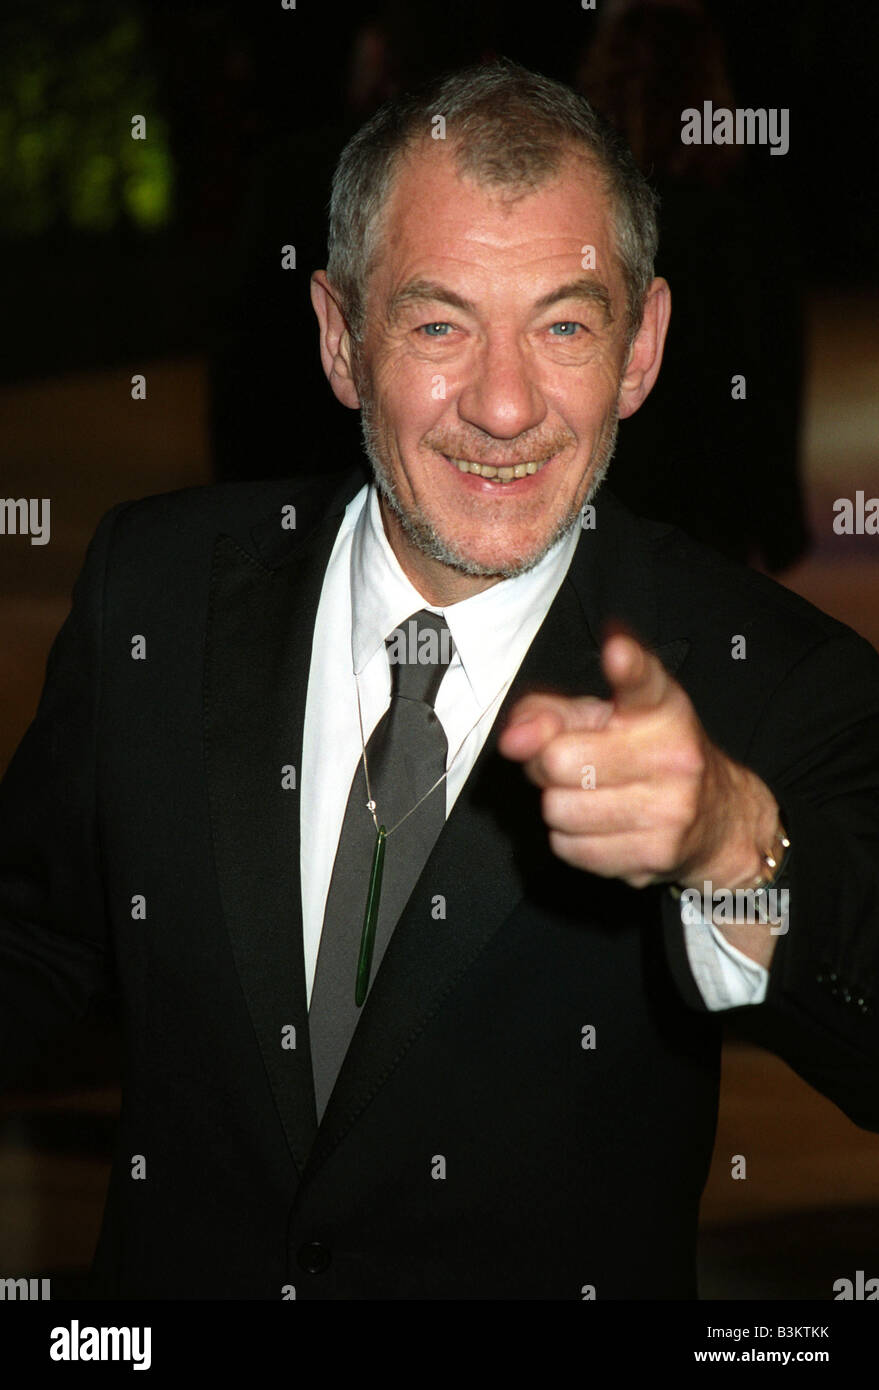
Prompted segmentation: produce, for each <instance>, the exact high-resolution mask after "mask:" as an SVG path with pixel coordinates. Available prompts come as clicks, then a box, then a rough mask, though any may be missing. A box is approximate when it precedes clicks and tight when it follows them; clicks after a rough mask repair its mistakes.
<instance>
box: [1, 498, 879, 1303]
mask: <svg viewBox="0 0 879 1390" xmlns="http://www.w3.org/2000/svg"><path fill="white" fill-rule="evenodd" d="M359 482H360V479H359V478H357V479H355V480H346V482H345V484H344V486H343V487H342V488H341V490H340V491H339V492H338V493H337V494H336V495H335V497H334V498H333V499H331V500H328V492H329V491H330V490H331V489H330V488H329V486H328V485H327V484H325V483H321V482H319V481H317V482H314V483H313V484H309V485H304V484H296V485H293V484H284V483H282V482H272V483H263V484H242V485H228V486H226V485H224V486H219V487H214V488H207V489H192V490H189V491H186V492H182V493H177V494H171V495H167V496H162V497H156V498H148V499H146V500H144V501H140V502H136V503H128V504H123V505H122V506H120V507H117V508H115V509H114V510H113V511H112V512H111V513H109V514H108V516H107V517H105V518H104V520H103V521H102V523H101V525H100V526H99V528H98V530H97V533H96V535H95V537H94V539H93V541H92V543H91V546H90V549H89V553H88V557H87V561H86V564H85V567H84V571H83V573H82V575H81V577H80V579H79V581H78V584H77V587H76V590H75V595H74V605H73V609H72V612H71V615H70V617H69V618H68V620H67V622H66V623H65V625H64V627H63V629H62V631H61V632H60V634H59V636H58V638H57V639H56V642H55V644H54V646H53V648H52V652H51V655H50V658H49V663H48V671H47V679H46V685H45V689H44V692H43V696H42V699H41V703H40V707H39V711H38V713H37V716H36V718H35V720H34V723H33V724H32V726H31V728H30V729H29V731H28V733H27V734H26V736H25V738H24V740H23V742H22V744H21V746H20V748H19V750H18V752H17V754H16V756H15V758H14V760H13V762H12V764H11V766H10V769H9V772H8V774H7V777H6V779H5V781H4V784H3V787H2V791H0V1022H2V1047H0V1059H2V1065H3V1067H4V1068H5V1069H6V1070H7V1071H14V1065H13V1063H14V1060H15V1059H21V1058H23V1057H27V1056H30V1055H32V1053H33V1051H34V1049H35V1048H38V1047H39V1044H40V1040H41V1039H43V1038H44V1037H46V1036H47V1035H48V1034H49V1033H50V1032H52V1031H53V1030H56V1029H57V1028H59V1027H60V1026H62V1025H63V1024H64V1023H65V1022H67V1021H69V1020H71V1019H73V1018H74V1017H76V1016H78V1015H80V1014H81V1013H82V1012H83V1011H84V1010H85V1008H86V1007H87V1004H88V1001H89V999H90V997H91V996H92V995H93V994H94V993H95V992H96V991H97V990H99V989H100V988H101V987H102V986H104V985H105V984H107V983H108V982H113V983H114V984H115V986H116V987H117V988H118V990H119V991H120V992H121V995H122V999H123V1003H124V1012H125V1020H126V1059H125V1075H124V1100H123V1109H122V1116H121V1122H120V1125H119V1130H118V1141H117V1145H116V1154H115V1160H114V1164H113V1171H112V1177H111V1182H110V1190H109V1196H108V1202H107V1208H106V1215H105V1220H104V1226H103V1230H102V1235H101V1240H100V1243H99V1249H98V1253H97V1257H96V1265H95V1281H96V1285H95V1288H96V1292H98V1293H102V1294H105V1295H111V1296H112V1295H117V1296H122V1297H158V1298H187V1297H193V1298H223V1297H240V1298H266V1299H277V1298H282V1297H284V1296H290V1295H291V1290H292V1289H295V1296H296V1297H298V1298H328V1299H335V1298H352V1299H357V1298H378V1299H384V1298H388V1299H396V1298H425V1299H445V1298H459V1299H490V1298H500V1299H507V1298H513V1299H517V1298H528V1299H531V1298H536V1299H542V1298H550V1299H568V1298H571V1299H579V1298H581V1297H582V1296H583V1290H584V1289H587V1288H588V1287H590V1286H591V1287H593V1288H594V1290H595V1294H596V1296H597V1297H598V1298H662V1297H666V1298H668V1297H673V1298H676V1297H690V1296H693V1295H694V1293H695V1279H694V1250H695V1236H696V1225H697V1215H698V1205H699V1198H700V1194H701V1190H702V1187H703V1184H704V1181H705V1177H706V1173H707V1170H708V1165H709V1160H710V1156H711V1152H712V1144H713V1138H714V1129H715V1118H716V1107H717V1094H718V1065H719V1029H720V1021H719V1017H718V1016H717V1015H714V1014H711V1013H709V1012H708V1011H707V1010H706V1009H705V1007H704V1005H703V1004H702V1001H701V996H700V995H699V993H698V990H697V989H696V987H695V984H694V982H693V979H692V976H691V975H690V971H689V968H688V965H687V961H686V955H685V952H684V948H683V938H682V931H681V926H680V918H679V913H678V909H677V907H676V906H675V904H674V903H673V902H672V901H671V899H670V897H669V895H668V893H667V892H666V891H665V890H662V889H660V888H651V889H646V890H643V891H640V892H639V891H635V890H633V889H630V888H629V887H628V886H626V885H625V884H623V883H621V882H618V881H611V880H603V879H600V878H598V877H595V876H593V875H590V874H586V873H582V872H578V871H576V870H574V869H571V868H568V867H566V866H565V865H564V864H562V863H561V862H560V861H558V860H557V859H556V858H555V857H554V856H553V855H552V854H551V853H550V851H549V849H548V846H547V838H546V833H545V830H544V827H543V824H542V822H541V819H540V814H539V801H538V797H537V794H536V792H535V790H534V788H533V787H531V785H530V784H529V783H528V782H527V780H526V779H525V777H524V775H523V773H522V770H521V768H519V767H518V766H516V765H514V764H512V763H509V762H508V761H507V760H505V759H503V758H501V757H500V756H499V755H498V754H497V752H496V750H495V738H496V732H497V729H498V728H499V727H500V725H501V723H502V721H503V711H502V713H501V716H499V721H498V724H497V725H496V726H495V729H493V730H492V733H491V735H490V736H489V738H488V741H487V743H486V745H485V748H484V749H483V751H482V753H481V755H480V757H479V759H478V761H477V763H476V766H475V768H474V770H473V772H472V774H471V776H470V778H469V779H468V782H467V784H466V786H465V788H464V790H463V792H462V794H461V796H460V798H459V800H458V801H457V803H456V805H455V807H454V809H453V811H452V814H451V816H450V817H449V819H448V821H447V823H446V826H445V828H444V830H443V833H442V834H441V836H440V838H439V841H438V842H437V845H436V847H435V850H434V852H433V854H432V855H431V857H430V860H429V862H428V864H427V866H426V868H425V870H424V873H423V875H422V877H421V879H420V881H419V883H418V885H417V887H416V889H415V890H414V892H413V894H412V897H411V899H410V901H409V904H408V906H407V909H406V911H405V913H404V915H403V917H402V919H401V921H400V923H399V925H398V927H397V929H396V932H395V934H394V937H393V939H392V941H391V944H390V947H389V949H388V951H387V954H386V956H385V958H384V960H383V962H382V965H381V968H380V970H379V972H378V974H377V977H376V979H375V982H374V985H373V988H372V991H371V993H370V996H369V998H368V1000H367V1003H366V1005H365V1007H364V1010H363V1015H362V1018H361V1021H360V1024H359V1026H358V1029H357V1032H356V1035H355V1037H354V1040H353V1043H352V1045H351V1048H350V1051H349V1053H348V1056H347V1058H346V1060H345V1063H344V1066H343V1069H342V1071H341V1074H340V1076H339V1079H338V1083H337V1085H336V1088H335V1091H334V1093H333V1095H332V1097H331V1100H330V1103H329V1107H328V1109H327V1111H326V1114H325V1116H324V1119H323V1122H322V1124H321V1125H320V1127H319V1128H318V1126H317V1123H316V1115H315V1105H314V1095H313V1089H312V1077H311V1062H310V1057H309V1041H308V1015H307V1007H306V992H305V976H304V966H303V950H302V922H301V910H300V883H299V792H298V790H297V789H293V788H290V787H286V788H285V786H284V780H285V779H284V776H283V769H284V768H285V767H289V766H290V765H292V766H293V767H295V768H296V769H297V773H298V769H299V766H300V762H301V750H302V726H303V717H304V708H305V696H306V686H307V679H308V668H309V659H310V652H311V642H312V635H313V626H314V617H315V611H316V606H317V602H318V598H319V594H320V589H321V583H322V580H323V575H324V570H325V566H326V562H327V559H328V556H329V553H330V549H331V546H332V543H333V540H334V537H335V534H336V531H337V528H338V525H339V521H340V518H341V515H342V511H343V508H344V504H345V501H346V500H347V498H348V497H350V495H352V493H353V491H354V489H355V487H356V486H357V485H358V484H359ZM289 503H293V504H294V505H295V506H296V508H297V512H296V523H297V524H296V529H295V530H293V531H290V530H287V529H284V527H283V526H282V507H283V506H284V505H285V504H289ZM611 616H612V617H616V618H620V619H623V620H624V621H626V622H627V623H628V624H629V625H630V626H631V628H632V629H633V630H634V631H635V632H636V633H637V634H638V635H639V636H640V637H641V638H642V639H643V640H644V641H645V642H647V643H649V644H650V645H651V646H652V647H653V648H654V649H655V650H656V651H657V652H658V653H659V655H660V657H661V659H662V660H663V661H664V662H665V664H666V666H667V667H668V668H669V670H671V671H672V672H673V673H674V674H675V676H676V677H677V679H678V680H680V681H681V682H682V684H683V685H684V687H685V688H686V690H687V691H688V693H689V694H690V696H691V698H692V700H693V701H694V703H695V706H696V709H697V710H698V712H699V714H700V716H701V718H702V720H703V722H704V724H705V726H706V728H707V731H708V733H709V735H710V736H711V737H712V738H713V739H714V740H715V741H716V742H718V743H719V744H720V745H721V746H722V747H723V748H724V749H725V750H726V751H727V752H728V753H729V754H730V755H731V756H733V757H735V758H738V759H740V760H741V761H742V762H744V763H747V764H748V765H749V766H750V767H752V768H753V769H754V770H755V771H756V772H757V773H758V774H759V775H760V776H761V777H763V778H764V780H765V781H766V782H767V783H768V785H769V786H770V787H771V789H772V790H773V792H774V794H775V795H776V797H777V799H778V800H779V802H780V803H781V804H782V806H783V808H784V815H785V823H786V825H787V827H788V829H789V832H790V834H791V837H792V841H793V846H794V848H793V856H792V859H791V868H790V873H791V878H790V894H791V898H790V905H791V925H790V930H789V932H788V934H787V935H786V936H784V937H780V938H779V942H778V948H777V953H776V957H775V960H774V963H773V966H772V971H771V979H770V987H769V992H768V998H767V1001H766V1002H765V1003H764V1004H763V1005H761V1006H759V1007H756V1008H751V1009H743V1010H739V1011H737V1012H738V1014H739V1015H740V1017H741V1018H742V1019H743V1021H746V1022H747V1025H748V1027H749V1029H750V1032H751V1034H752V1036H754V1037H756V1038H757V1039H758V1040H759V1041H762V1042H765V1043H766V1044H767V1045H768V1046H770V1047H772V1048H774V1049H775V1050H777V1051H778V1052H779V1053H780V1054H781V1055H782V1056H783V1057H785V1058H786V1059H787V1060H788V1061H789V1062H790V1064H791V1065H792V1066H793V1067H795V1068H796V1070H797V1071H799V1072H800V1074H801V1075H803V1076H804V1077H806V1079H807V1080H809V1081H810V1082H811V1083H812V1084H813V1085H815V1086H816V1087H818V1088H819V1089H820V1090H821V1091H823V1092H825V1093H826V1094H827V1095H829V1096H830V1097H832V1099H833V1100H835V1101H836V1102H837V1104H839V1105H840V1106H841V1107H842V1108H843V1109H844V1110H845V1111H846V1112H847V1113H848V1114H849V1115H850V1116H851V1117H852V1118H853V1119H854V1120H855V1121H856V1122H857V1123H859V1124H861V1125H864V1126H867V1127H869V1128H879V1100H877V1088H876V1079H877V1050H879V1049H877V1026H876V1013H875V981H876V976H877V971H876V967H877V954H879V952H877V932H876V911H877V908H876V902H877V840H879V796H877V786H879V695H877V692H879V675H877V671H879V659H877V657H876V654H875V653H874V652H873V650H872V648H871V647H869V645H868V644H867V643H866V642H864V641H863V640H861V639H860V638H858V637H856V636H855V635H854V634H853V633H852V632H850V631H849V630H848V629H846V628H844V627H842V626H840V625H839V624H838V623H836V622H834V621H832V620H831V619H830V618H828V617H826V616H824V615H823V614H821V613H819V612H817V611H816V610H815V609H813V608H811V607H810V606H809V605H808V604H806V603H804V602H802V601H801V600H800V599H798V598H796V597H795V596H793V595H791V594H789V593H788V592H786V591H785V590H783V589H781V588H779V587H778V586H776V585H775V584H773V583H772V582H771V581H768V580H766V579H764V578H762V577H761V576H759V575H758V574H756V573H753V572H751V571H748V570H744V569H741V568H739V567H737V566H734V565H732V564H729V563H727V562H726V561H724V560H722V559H720V558H719V557H718V556H716V555H714V554H713V553H712V552H710V551H707V550H705V549H703V548H701V547H700V546H698V545H696V544H695V543H694V542H692V541H690V540H688V539H687V538H685V537H684V536H683V535H682V534H681V533H679V532H677V531H675V530H672V529H670V528H668V527H666V526H661V525H658V524H654V523H649V522H645V521H643V520H640V519H637V518H635V517H634V516H633V515H632V514H631V513H630V512H628V511H627V510H626V509H625V508H623V507H622V505H621V504H620V503H618V502H617V501H615V499H614V498H613V496H612V494H611V493H610V492H609V491H608V490H606V489H605V490H603V491H602V492H601V493H600V494H599V497H598V499H597V528H596V530H595V531H594V532H592V531H588V532H585V533H584V535H583V536H582V537H581V541H580V544H579V546H578V549H577V553H576V556H575V558H574V562H573V564H572V566H571V569H570V571H569V574H568V577H567V578H566V580H565V582H564V584H563V585H562V588H561V590H560V591H559V594H558V596H557V598H556V600H555V602H554V603H553V605H552V607H551V609H550V612H549V614H548V616H547V618H546V620H545V622H544V624H543V626H542V628H541V629H540V631H539V633H538V635H537V637H536V639H535V640H534V642H533V644H532V646H531V648H530V650H529V652H528V654H527V656H526V658H525V661H524V663H523V665H522V667H521V669H520V672H519V674H518V676H517V679H516V681H515V684H514V687H513V689H512V690H511V691H510V694H509V698H508V702H507V703H509V702H510V701H512V700H513V699H515V698H516V697H517V695H518V694H520V693H521V692H522V691H523V690H525V689H529V688H534V687H537V686H542V687H549V688H553V689H556V690H562V691H568V692H578V693H581V694H585V693H589V692H592V693H596V694H606V693H607V691H606V687H605V685H604V682H603V679H602V676H601V671H600V663H599V653H598V644H599V641H600V635H601V629H602V625H603V622H604V620H605V619H606V618H608V617H611ZM737 635H743V636H744V637H745V638H746V640H747V658H746V659H745V660H734V659H732V657H731V643H732V639H733V638H734V637H735V636H737ZM138 638H140V639H143V644H145V646H144V645H143V644H139V643H138V642H137V639H138ZM338 638H339V641H344V642H347V640H348V635H347V634H346V633H339V634H338ZM138 649H140V650H141V651H143V653H144V655H143V656H142V658H137V657H136V656H134V655H133V653H134V652H136V651H137V650H138ZM333 756H334V750H333V749H331V748H328V749H327V750H326V757H327V758H328V759H330V758H332V757H333ZM352 771H353V769H352ZM286 780H287V781H289V780H290V778H289V776H288V777H287V779H286ZM298 786H299V782H298V776H297V788H298ZM440 897H441V899H442V900H444V905H445V910H444V915H442V910H441V909H439V910H438V909H437V902H438V900H439V899H440ZM587 1025H592V1026H593V1027H594V1029H595V1030H596V1031H595V1046H594V1047H591V1048H584V1046H583V1045H582V1043H583V1039H584V1034H583V1029H584V1028H585V1027H586V1026H587ZM291 1030H295V1031H291ZM294 1042H295V1045H293V1044H294ZM440 1160H442V1162H440Z"/></svg>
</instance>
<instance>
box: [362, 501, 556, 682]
mask: <svg viewBox="0 0 879 1390" xmlns="http://www.w3.org/2000/svg"><path fill="white" fill-rule="evenodd" d="M579 536H580V527H579V526H574V527H572V528H571V530H570V531H569V532H568V533H567V534H566V535H565V536H563V537H562V539H561V540H560V541H558V542H557V543H556V544H555V545H554V546H553V547H552V549H551V550H550V551H549V552H548V554H546V555H544V557H543V559H542V560H541V561H540V562H539V564H537V565H535V566H534V568H533V569H531V570H529V571H528V572H527V573H526V574H521V575H519V576H518V577H517V578H515V579H502V580H501V581H500V582H499V583H497V584H493V585H492V586H491V588H490V589H483V591H482V592H481V593H479V594H474V595H473V596H472V598H467V599H461V600H460V601H459V602H458V603H453V604H450V605H449V607H448V608H437V607H436V606H435V605H434V604H431V603H427V602H426V601H425V600H424V599H423V598H422V596H421V594H420V593H419V592H418V590H417V589H416V588H415V586H414V585H413V584H412V583H411V581H410V580H409V579H408V578H407V577H406V575H405V574H404V572H403V570H402V568H401V567H400V563H399V561H398V560H397V557H396V555H395V554H394V552H393V550H392V549H391V546H390V543H389V541H388V538H387V536H386V535H385V529H384V526H383V525H382V519H381V509H380V507H379V496H378V490H377V489H376V487H375V486H374V485H372V484H371V485H370V488H369V493H368V496H367V499H366V505H365V506H364V507H363V509H362V510H361V512H360V515H359V517H358V518H357V522H356V524H355V528H354V535H353V539H352V546H351V615H352V622H351V653H352V657H353V660H354V670H355V672H356V673H357V675H360V674H361V672H362V671H363V669H364V667H366V666H367V665H368V663H369V662H370V661H371V660H372V658H373V657H374V656H375V654H376V652H377V651H378V650H379V649H380V648H381V647H382V646H383V645H384V642H385V638H386V637H387V636H388V634H389V633H390V632H392V631H393V630H394V628H395V627H399V625H400V624H401V623H403V622H405V620H406V619H407V618H409V617H411V615H412V614H413V613H416V612H417V611H418V610H419V609H421V608H426V609H427V610H428V611H429V612H431V613H440V614H442V616H443V617H444V618H445V620H446V623H447V624H448V627H449V631H450V632H451V634H452V641H453V642H454V644H455V651H456V655H457V657H458V658H460V661H461V664H462V666H463V668H464V672H465V674H466V676H467V680H468V681H469V683H470V687H471V689H472V691H473V694H474V696H475V698H476V700H477V701H478V703H479V704H480V705H487V704H488V703H489V702H490V701H491V700H492V699H493V698H494V696H495V695H496V694H497V691H498V673H499V672H503V671H504V670H505V669H506V667H507V665H508V664H509V650H510V647H511V646H512V645H513V644H514V643H515V640H516V636H517V633H518V631H519V629H520V628H521V626H522V623H523V620H524V619H525V618H526V617H527V616H529V615H531V614H533V613H534V612H535V611H536V610H538V609H542V613H543V615H545V613H546V610H547V609H548V608H549V605H550V603H551V601H552V599H553V597H554V596H555V593H556V591H557V589H558V587H559V585H560V584H561V581H562V579H563V578H564V575H565V574H566V573H567V570H568V567H569V565H570V563H571V560H572V559H573V556H574V551H575V550H576V548H577V541H578V540H579Z"/></svg>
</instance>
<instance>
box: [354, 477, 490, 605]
mask: <svg viewBox="0 0 879 1390" xmlns="http://www.w3.org/2000/svg"><path fill="white" fill-rule="evenodd" d="M379 504H380V507H381V515H382V525H383V526H384V529H385V535H386V536H387V538H388V544H389V545H390V547H391V549H392V550H393V552H394V554H395V555H396V557H397V560H398V561H399V564H400V568H401V570H402V571H403V573H404V574H405V576H406V578H407V579H408V580H409V582H410V584H412V585H414V587H415V588H416V589H417V590H418V592H419V594H420V595H421V597H422V598H423V599H424V600H425V602H427V603H432V604H433V606H434V607H435V608H449V607H450V606H451V605H452V604H453V603H460V602H461V600H462V599H465V598H472V597H473V595H474V594H481V593H482V591H483V589H490V588H492V587H493V585H495V584H498V583H499V582H500V580H501V578H502V576H501V575H499V574H491V575H473V574H462V572H461V571H460V570H456V569H452V567H451V566H450V565H444V564H443V563H442V561H440V560H432V559H431V558H430V556H429V555H425V554H423V552H422V551H420V550H418V549H417V547H416V546H414V545H413V544H412V542H411V541H410V540H409V537H408V536H407V535H406V533H405V531H404V530H403V528H402V526H401V524H400V521H399V519H398V518H397V517H396V516H395V515H394V513H393V512H392V511H391V510H390V508H389V507H388V506H387V505H386V503H385V499H384V498H383V497H379Z"/></svg>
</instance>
